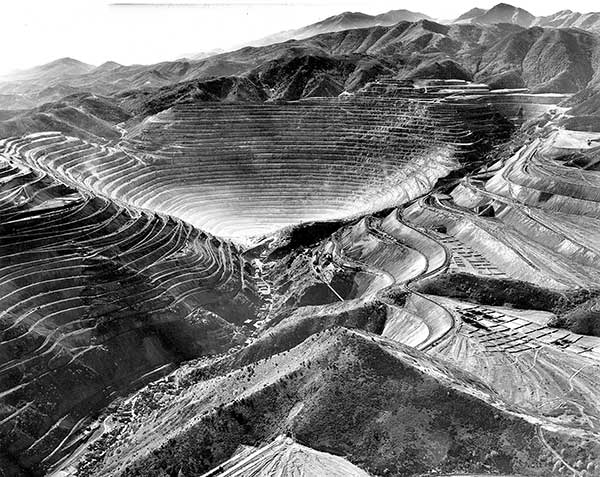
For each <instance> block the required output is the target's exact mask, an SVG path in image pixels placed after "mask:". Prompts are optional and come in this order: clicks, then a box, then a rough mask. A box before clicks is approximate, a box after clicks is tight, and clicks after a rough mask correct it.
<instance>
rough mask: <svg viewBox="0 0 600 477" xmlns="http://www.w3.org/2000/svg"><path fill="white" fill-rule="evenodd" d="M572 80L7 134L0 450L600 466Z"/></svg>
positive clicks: (536, 468) (180, 467)
mask: <svg viewBox="0 0 600 477" xmlns="http://www.w3.org/2000/svg"><path fill="white" fill-rule="evenodd" d="M565 99H566V96H565V95H559V94H541V95H536V94H531V93H528V92H527V91H525V90H501V91H491V90H490V89H489V88H488V87H487V86H485V85H481V84H474V83H469V82H466V81H455V80H446V81H444V80H430V81H417V82H412V81H408V80H399V79H394V78H390V77H382V78H380V79H379V80H378V81H375V82H371V83H369V84H368V85H367V86H366V87H364V88H363V89H361V90H360V91H357V92H355V93H353V94H350V93H347V94H342V95H340V96H339V97H335V98H310V99H303V100H300V101H287V102H285V101H272V102H264V103H248V102H231V103H222V102H201V101H184V102H181V103H178V104H175V105H172V106H171V107H168V108H166V109H164V110H162V111H160V112H158V113H156V114H153V115H149V116H146V117H134V118H131V119H129V120H128V121H126V122H124V123H121V124H120V125H119V128H120V129H121V132H122V137H121V139H120V140H115V139H111V140H109V141H105V142H102V143H100V142H98V143H96V142H92V141H91V140H89V138H88V139H80V138H75V137H71V136H68V135H65V134H62V133H58V132H37V133H33V134H28V135H25V136H22V137H12V138H6V139H3V140H1V141H0V219H1V224H0V252H1V255H0V286H1V287H2V288H1V289H2V291H3V293H2V294H1V297H0V303H1V304H2V306H1V309H0V327H1V329H0V356H2V363H0V383H2V387H1V388H0V390H1V392H0V445H1V449H2V450H1V451H0V464H1V465H5V466H6V468H8V469H10V471H11V472H12V474H11V475H44V474H45V473H49V474H50V475H56V476H61V477H66V476H81V477H83V476H113V475H114V476H117V475H122V476H164V475H173V476H176V475H177V476H180V475H185V476H188V475H203V474H204V475H211V476H216V475H223V476H227V475H231V476H233V475H240V476H242V475H271V474H273V475H275V473H279V474H281V475H288V474H290V473H294V472H296V473H298V475H356V476H363V475H407V476H412V475H433V474H438V475H439V474H445V475H458V473H460V472H462V473H465V474H467V473H468V474H481V475H484V474H485V475H490V474H494V475H499V474H501V473H502V474H506V475H509V474H510V475H534V476H546V475H559V474H564V473H567V474H568V473H572V474H574V475H579V476H584V475H585V476H592V475H599V474H598V472H600V461H599V459H600V441H599V438H600V427H599V426H600V407H599V406H598V402H599V401H598V397H599V396H598V393H599V392H600V391H599V390H600V373H599V368H600V337H599V336H600V333H596V332H595V331H594V330H598V327H597V326H596V325H595V323H594V320H596V318H597V316H596V309H597V300H598V296H599V294H598V291H599V290H600V248H599V246H598V244H599V243H600V235H599V234H600V232H598V231H600V222H599V220H600V207H599V201H600V194H599V193H598V190H600V176H598V174H599V172H598V170H597V167H596V166H597V162H598V160H597V159H598V152H597V148H598V145H597V143H598V141H600V134H597V133H584V132H577V131H570V130H567V129H564V127H562V126H561V124H562V123H561V121H563V120H564V118H565V117H566V116H565V115H568V110H567V108H566V107H564V106H563V105H564V100H565ZM558 325H560V326H558ZM593 335H595V336H593ZM279 474H278V475H279Z"/></svg>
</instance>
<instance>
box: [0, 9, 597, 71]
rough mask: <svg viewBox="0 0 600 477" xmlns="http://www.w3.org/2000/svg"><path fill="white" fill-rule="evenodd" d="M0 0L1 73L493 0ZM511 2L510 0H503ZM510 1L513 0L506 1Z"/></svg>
mask: <svg viewBox="0 0 600 477" xmlns="http://www.w3.org/2000/svg"><path fill="white" fill-rule="evenodd" d="M205 1H207V3H200V2H193V0H176V1H168V0H145V2H142V1H141V0H0V18H1V19H2V26H1V27H0V38H2V49H1V50H0V74H4V73H8V72H10V71H14V70H16V69H22V68H27V67H31V66H34V65H38V64H43V63H46V62H49V61H52V60H54V59H57V58H62V57H72V58H76V59H78V60H81V61H85V62H87V63H91V64H94V65H99V64H101V63H103V62H105V61H108V60H112V61H117V62H118V63H122V64H134V63H141V64H148V63H156V62H159V61H167V60H174V59H177V58H181V57H183V56H186V55H189V54H195V53H200V52H205V51H212V50H215V49H219V48H220V49H225V50H227V49H231V48H234V47H237V46H240V45H242V44H243V43H244V42H245V41H251V40H254V39H258V38H262V37H264V36H267V35H269V34H272V33H275V32H279V31H282V30H288V29H293V28H298V27H301V26H304V25H308V24H310V23H314V22H316V21H319V20H322V19H324V18H326V17H328V16H331V15H335V14H338V13H341V12H344V11H361V12H364V13H369V14H377V13H383V12H386V11H389V10H393V9H400V8H406V9H408V10H413V11H419V12H422V13H426V14H428V15H430V16H432V17H434V18H440V19H448V18H455V17H457V16H458V15H460V14H462V13H464V12H465V11H467V10H470V9H471V8H473V7H475V6H477V7H480V8H490V7H492V6H493V5H495V4H496V3H499V1H500V0H452V1H447V0H446V1H440V0H404V1H389V0H363V1H361V0H348V1H340V0H324V1H318V0H305V1H294V0H283V1H282V0H261V1H252V0H228V1H212V2H209V0H205ZM504 1H505V3H511V1H510V0H504ZM512 3H513V4H517V2H512ZM594 4H595V2H594V1H591V0H569V1H568V2H566V1H565V0H562V1H557V0H545V1H543V2H541V1H539V0H520V1H519V2H518V6H520V7H522V8H525V9H527V10H529V11H530V12H531V13H533V14H534V15H548V14H550V13H554V12H556V11H558V10H563V9H566V8H569V9H571V10H577V11H582V12H589V11H594V10H599V9H600V7H597V6H596V7H595V8H594Z"/></svg>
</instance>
